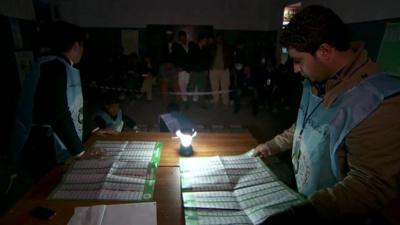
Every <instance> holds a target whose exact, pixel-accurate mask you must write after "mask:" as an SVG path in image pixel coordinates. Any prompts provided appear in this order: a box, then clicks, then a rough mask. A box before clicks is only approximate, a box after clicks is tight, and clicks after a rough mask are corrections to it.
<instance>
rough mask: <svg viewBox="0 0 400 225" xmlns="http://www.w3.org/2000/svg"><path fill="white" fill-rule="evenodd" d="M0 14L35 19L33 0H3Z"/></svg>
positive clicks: (0, 5) (0, 3)
mask: <svg viewBox="0 0 400 225" xmlns="http://www.w3.org/2000/svg"><path fill="white" fill-rule="evenodd" d="M0 15H4V16H8V17H15V18H19V19H26V20H34V19H35V11H34V9H33V3H32V0H1V1H0Z"/></svg>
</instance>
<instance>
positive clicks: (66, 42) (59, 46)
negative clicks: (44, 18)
mask: <svg viewBox="0 0 400 225" xmlns="http://www.w3.org/2000/svg"><path fill="white" fill-rule="evenodd" d="M50 36H51V38H50V45H51V49H52V50H53V51H54V52H55V53H64V52H66V51H68V50H70V49H71V48H72V46H73V45H74V43H75V42H78V43H79V44H82V43H83V41H84V40H85V32H84V31H83V30H82V29H81V28H80V27H78V26H76V25H74V24H70V23H67V22H64V21H57V22H55V23H53V24H52V25H51V34H50Z"/></svg>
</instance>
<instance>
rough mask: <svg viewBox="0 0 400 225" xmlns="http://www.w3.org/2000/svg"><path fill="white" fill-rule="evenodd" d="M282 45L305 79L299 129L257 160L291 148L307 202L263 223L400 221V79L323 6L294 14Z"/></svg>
mask: <svg viewBox="0 0 400 225" xmlns="http://www.w3.org/2000/svg"><path fill="white" fill-rule="evenodd" d="M281 43H282V45H284V46H285V47H287V48H288V50H289V51H288V52H289V55H290V57H292V58H293V60H294V61H293V64H294V70H295V72H299V73H301V74H303V75H304V76H305V77H306V78H307V79H306V81H305V82H304V84H303V94H302V100H301V103H300V108H299V112H298V117H297V121H296V123H295V124H294V125H293V126H292V127H291V128H289V129H288V130H286V131H284V132H283V133H282V134H280V135H278V136H276V137H275V138H273V139H272V140H270V141H267V142H266V143H264V144H260V145H258V146H257V147H256V154H257V155H259V156H262V157H268V156H272V155H274V154H276V153H278V152H281V151H284V150H287V149H292V163H293V167H294V174H295V178H296V184H297V189H298V192H299V193H300V194H302V195H304V196H305V197H307V200H306V202H305V203H304V204H301V205H297V206H294V207H292V208H290V209H288V210H285V211H283V212H280V213H278V214H275V215H272V216H270V217H269V218H267V220H266V221H265V222H264V224H294V223H297V224H301V223H305V224H374V223H375V224H385V223H388V222H395V220H394V219H393V217H391V215H390V213H387V212H390V211H389V210H388V209H389V208H390V207H391V206H393V205H394V202H396V198H399V192H400V182H399V181H400V163H399V162H400V151H399V149H400V141H399V140H398V139H399V137H400V117H399V116H398V114H399V112H400V95H399V92H400V80H399V79H397V78H394V77H392V76H390V75H389V74H387V73H383V72H381V71H380V70H379V69H378V66H377V65H376V64H375V63H373V62H372V61H371V60H370V59H369V57H368V55H367V52H366V50H364V48H363V44H362V43H350V42H349V40H348V37H347V34H346V25H345V24H344V23H343V22H342V20H341V19H340V18H339V17H338V16H337V15H336V14H335V13H334V12H333V11H332V10H330V9H328V8H325V7H322V6H309V7H306V8H304V9H303V10H302V11H300V12H299V13H298V14H296V15H295V16H294V17H293V18H292V19H291V21H290V23H289V24H288V26H287V27H286V28H285V29H284V31H283V33H282V37H281ZM397 209H398V207H397ZM392 216H393V215H392ZM395 216H397V215H395ZM397 218H398V217H397ZM377 221H378V222H377ZM397 222H398V221H397Z"/></svg>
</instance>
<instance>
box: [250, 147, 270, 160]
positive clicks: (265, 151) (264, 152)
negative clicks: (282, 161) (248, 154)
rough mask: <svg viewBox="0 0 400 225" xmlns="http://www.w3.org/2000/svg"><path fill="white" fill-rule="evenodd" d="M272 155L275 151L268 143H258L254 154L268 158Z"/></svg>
mask: <svg viewBox="0 0 400 225" xmlns="http://www.w3.org/2000/svg"><path fill="white" fill-rule="evenodd" d="M272 155H273V153H272V152H271V149H270V148H269V147H268V145H266V144H259V145H257V147H256V150H255V154H254V156H260V157H261V158H267V157H269V156H272Z"/></svg>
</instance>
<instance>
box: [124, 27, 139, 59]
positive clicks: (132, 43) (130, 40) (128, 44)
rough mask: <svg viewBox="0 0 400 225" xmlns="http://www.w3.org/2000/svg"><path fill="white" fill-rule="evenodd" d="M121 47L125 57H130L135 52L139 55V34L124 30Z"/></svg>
mask: <svg viewBox="0 0 400 225" xmlns="http://www.w3.org/2000/svg"><path fill="white" fill-rule="evenodd" d="M121 45H122V48H123V51H124V55H129V54H131V53H133V52H135V53H138V45H139V32H138V31H137V30H122V31H121Z"/></svg>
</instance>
